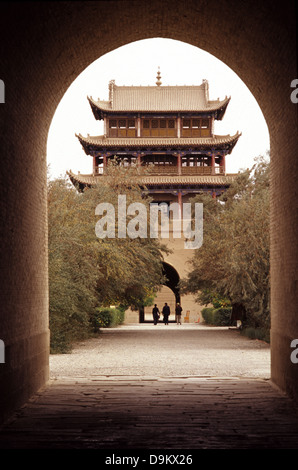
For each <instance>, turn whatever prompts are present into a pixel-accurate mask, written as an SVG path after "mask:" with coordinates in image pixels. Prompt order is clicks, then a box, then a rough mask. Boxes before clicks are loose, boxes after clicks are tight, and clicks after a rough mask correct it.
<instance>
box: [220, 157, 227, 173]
mask: <svg viewBox="0 0 298 470" xmlns="http://www.w3.org/2000/svg"><path fill="white" fill-rule="evenodd" d="M220 168H221V173H223V174H224V175H225V174H226V156H225V154H224V155H222V156H221V159H220Z"/></svg>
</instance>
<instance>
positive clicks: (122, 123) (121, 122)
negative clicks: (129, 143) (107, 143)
mask: <svg viewBox="0 0 298 470" xmlns="http://www.w3.org/2000/svg"><path fill="white" fill-rule="evenodd" d="M119 128H120V129H125V128H126V119H119Z"/></svg>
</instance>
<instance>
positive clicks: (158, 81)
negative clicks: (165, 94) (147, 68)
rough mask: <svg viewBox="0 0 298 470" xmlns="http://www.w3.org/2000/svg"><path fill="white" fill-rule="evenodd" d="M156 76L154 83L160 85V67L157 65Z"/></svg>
mask: <svg viewBox="0 0 298 470" xmlns="http://www.w3.org/2000/svg"><path fill="white" fill-rule="evenodd" d="M156 78H157V81H156V85H157V86H160V85H161V75H160V67H158V70H157V75H156Z"/></svg>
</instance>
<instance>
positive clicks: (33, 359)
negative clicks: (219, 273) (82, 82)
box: [0, 0, 298, 421]
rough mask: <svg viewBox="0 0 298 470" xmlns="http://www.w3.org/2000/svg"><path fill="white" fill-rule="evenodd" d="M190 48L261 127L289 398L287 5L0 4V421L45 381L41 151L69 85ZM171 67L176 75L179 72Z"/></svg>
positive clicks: (291, 122)
mask: <svg viewBox="0 0 298 470" xmlns="http://www.w3.org/2000/svg"><path fill="white" fill-rule="evenodd" d="M153 37H164V38H172V39H177V40H180V41H184V42H187V43H189V44H192V45H194V46H197V47H199V48H201V49H204V50H206V51H208V52H209V53H211V54H213V55H214V56H216V57H217V58H218V59H220V60H222V61H223V62H225V63H226V64H227V65H228V66H229V67H230V68H232V69H233V70H234V72H236V73H237V74H238V75H239V76H240V78H241V79H242V80H243V81H244V82H245V84H246V85H247V86H248V88H249V89H250V91H251V92H252V94H253V95H254V97H255V98H256V100H257V101H258V104H259V106H260V108H261V109H262V112H263V114H264V116H265V119H266V122H267V125H268V129H269V133H270V147H271V187H272V192H271V221H272V223H271V285H272V294H271V317H272V329H271V345H272V361H271V362H272V380H273V381H274V383H276V384H277V385H278V386H280V387H281V388H282V389H283V390H284V391H286V392H287V393H288V394H290V395H291V396H296V397H297V387H296V384H297V382H298V367H297V365H296V364H293V363H292V362H291V361H290V353H291V350H290V344H291V341H292V340H293V339H295V338H298V318H297V313H296V302H297V300H296V295H297V275H296V273H297V271H298V269H297V267H298V266H297V262H298V261H297V260H298V256H297V246H298V244H297V213H296V207H295V203H296V197H295V192H296V189H295V188H296V187H297V184H296V183H297V150H298V149H297V145H298V144H297V105H295V104H293V103H292V102H291V100H290V94H291V88H290V84H291V82H292V80H293V79H295V78H297V68H296V65H297V56H296V24H295V3H294V1H292V0H291V1H289V2H286V3H283V4H274V6H272V2H270V1H269V0H264V1H263V2H261V3H260V2H258V1H256V0H249V1H247V2H241V3H239V2H238V1H237V0H218V1H217V2H216V6H215V5H214V4H213V3H210V2H206V1H205V0H190V1H189V2H187V3H185V2H179V1H177V2H175V1H169V0H166V1H163V2H160V1H158V0H152V1H150V2H135V1H133V0H128V1H127V2H121V1H110V2H105V1H103V2H45V3H39V2H35V3H34V2H23V3H18V4H15V3H14V2H10V3H9V2H6V3H3V4H2V13H1V18H0V56H1V66H2V67H1V72H0V73H1V80H3V82H4V84H5V103H0V125H1V131H2V132H1V137H0V138H1V162H0V165H1V168H0V174H1V183H2V184H1V188H2V193H1V202H0V207H1V220H2V221H4V222H2V224H1V283H0V285H1V329H0V332H1V340H3V341H4V343H5V358H6V362H5V364H2V365H0V366H1V367H0V394H1V410H0V421H2V420H3V419H4V418H5V417H6V416H7V415H8V414H9V413H11V411H12V410H14V409H15V407H17V406H19V405H20V404H22V403H24V402H25V401H26V400H27V399H28V398H29V397H30V396H31V394H32V393H34V392H35V391H36V390H37V389H38V388H39V387H41V386H42V385H44V384H45V382H46V380H47V378H48V356H49V329H48V282H47V203H46V199H47V195H46V141H47V134H48V129H49V126H50V123H51V119H52V117H53V115H54V112H55V109H56V107H57V105H58V103H59V101H60V100H61V98H62V96H63V95H64V93H65V91H66V89H67V88H68V86H69V85H70V84H71V83H72V81H73V80H74V79H75V78H76V77H77V76H78V75H79V74H80V73H81V72H82V71H83V70H84V69H85V68H86V67H87V66H88V65H89V64H90V63H91V62H93V61H94V60H96V59H97V58H99V57H100V56H101V55H103V54H105V53H107V52H109V51H111V50H113V49H115V48H117V47H120V46H122V45H124V44H127V43H129V42H132V41H137V40H140V39H146V38H153ZM177 66H179V64H177Z"/></svg>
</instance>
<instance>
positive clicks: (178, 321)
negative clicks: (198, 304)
mask: <svg viewBox="0 0 298 470" xmlns="http://www.w3.org/2000/svg"><path fill="white" fill-rule="evenodd" d="M182 310H183V308H182V307H181V305H180V304H179V303H178V304H177V305H176V322H177V325H179V324H180V325H181V313H182Z"/></svg>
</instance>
